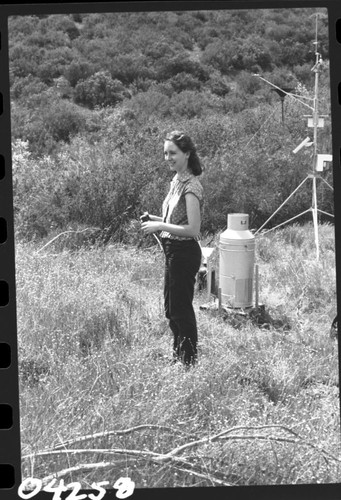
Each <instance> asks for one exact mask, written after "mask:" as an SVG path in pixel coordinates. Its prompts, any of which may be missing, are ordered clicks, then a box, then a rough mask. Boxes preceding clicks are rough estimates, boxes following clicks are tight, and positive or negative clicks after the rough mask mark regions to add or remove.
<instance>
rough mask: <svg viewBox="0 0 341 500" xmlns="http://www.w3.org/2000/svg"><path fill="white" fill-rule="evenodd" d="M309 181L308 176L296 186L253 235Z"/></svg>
mask: <svg viewBox="0 0 341 500" xmlns="http://www.w3.org/2000/svg"><path fill="white" fill-rule="evenodd" d="M307 179H309V175H308V176H307V177H306V178H305V179H304V180H303V181H302V182H301V184H299V185H298V186H297V188H296V189H295V190H294V191H293V192H292V193H291V195H290V196H288V198H287V199H286V200H284V201H283V203H282V205H280V206H279V207H278V208H277V210H276V211H275V212H274V213H273V214H272V215H271V216H270V217H269V218H268V219H267V220H266V221H265V222H264V224H263V225H262V226H261V227H260V228H259V229H257V231H256V232H255V234H257V233H258V232H259V231H260V230H261V229H263V227H264V226H265V225H266V224H267V223H268V222H269V221H270V220H271V219H272V217H273V216H274V215H276V214H277V212H279V211H280V209H281V208H282V207H283V206H284V205H285V204H286V203H287V202H288V201H289V200H290V198H291V197H292V196H293V195H294V194H295V193H296V191H298V190H299V189H300V187H301V186H303V184H304V183H305V181H306V180H307Z"/></svg>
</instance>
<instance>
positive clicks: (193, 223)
mask: <svg viewBox="0 0 341 500" xmlns="http://www.w3.org/2000/svg"><path fill="white" fill-rule="evenodd" d="M185 200H186V211H187V220H188V224H184V225H183V226H180V225H177V224H168V223H166V222H162V219H161V217H158V219H157V220H156V219H154V218H153V219H151V221H148V222H144V223H143V224H142V230H143V231H144V232H145V233H147V234H148V233H155V232H156V231H167V232H168V233H171V234H174V235H175V236H183V237H185V238H196V237H197V236H198V235H199V233H200V225H201V217H200V203H199V199H198V198H197V197H196V196H195V195H194V194H192V193H188V194H186V195H185ZM155 217H156V216H155Z"/></svg>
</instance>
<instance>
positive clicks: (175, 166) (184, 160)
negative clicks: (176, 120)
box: [163, 141, 189, 173]
mask: <svg viewBox="0 0 341 500" xmlns="http://www.w3.org/2000/svg"><path fill="white" fill-rule="evenodd" d="M163 151H164V155H165V160H166V161H167V162H168V164H169V167H170V169H171V170H174V171H175V172H177V173H182V172H185V171H186V170H187V165H188V158H189V153H184V152H183V151H181V149H180V148H179V147H178V146H177V145H176V144H174V142H172V141H165V144H164V149H163Z"/></svg>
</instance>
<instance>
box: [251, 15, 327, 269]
mask: <svg viewBox="0 0 341 500" xmlns="http://www.w3.org/2000/svg"><path fill="white" fill-rule="evenodd" d="M317 23H318V14H316V37H315V41H314V42H313V43H314V45H315V65H314V66H313V68H312V69H311V71H313V72H314V73H315V91H314V97H312V98H308V97H303V96H299V95H296V94H292V93H291V92H290V91H289V90H288V89H281V88H280V87H278V86H277V85H274V84H273V83H271V82H269V81H268V80H266V79H265V78H263V77H261V76H260V75H254V76H257V77H259V78H260V79H261V80H263V81H265V82H266V83H268V84H270V85H271V86H272V87H274V89H275V90H277V92H278V94H279V95H280V96H282V97H281V98H282V100H284V97H285V96H286V95H288V96H290V97H292V98H294V99H296V100H298V101H299V102H300V103H301V104H303V105H304V106H306V107H308V108H309V109H310V110H311V112H312V114H311V115H304V116H305V117H306V118H308V128H312V129H313V138H312V139H311V138H310V137H309V136H308V137H306V138H305V139H304V140H303V141H302V142H301V143H300V144H298V146H297V147H296V148H295V149H294V150H293V153H294V154H298V153H299V152H300V151H301V150H302V149H303V148H306V147H310V146H313V161H312V170H311V172H309V173H308V175H307V176H306V178H305V179H304V180H303V181H302V182H301V183H300V184H299V185H298V186H297V188H296V189H295V190H294V191H293V192H292V193H291V194H290V196H288V198H287V199H286V200H284V202H283V203H282V204H281V205H280V206H279V207H278V208H277V210H276V211H275V212H274V213H273V214H272V215H271V216H270V217H269V218H268V219H267V220H266V221H265V222H264V224H263V225H262V226H261V227H260V228H259V229H257V231H256V232H255V235H256V234H257V233H259V232H260V231H261V230H262V229H263V227H264V226H266V224H267V223H268V222H269V221H270V220H271V219H272V218H273V217H274V215H276V214H277V212H279V210H280V209H281V208H282V207H283V206H284V205H285V204H286V203H287V202H288V201H289V199H290V198H292V196H293V195H294V194H295V193H296V192H297V191H298V190H299V189H300V188H301V187H302V186H303V184H304V183H305V182H306V181H307V180H308V179H311V180H312V206H311V207H310V208H309V209H307V210H305V211H304V212H302V213H300V214H298V215H296V216H295V217H292V218H291V219H289V220H287V221H285V222H282V223H281V224H278V225H277V226H275V227H273V228H271V229H269V230H268V231H265V232H269V231H272V230H274V229H277V228H278V227H280V226H283V225H284V224H287V223H288V222H291V221H293V220H294V219H297V218H298V217H300V216H301V215H304V214H306V213H307V212H312V217H313V224H314V235H315V246H316V259H317V260H319V239H318V212H320V213H323V214H325V215H328V216H329V217H334V215H333V214H330V213H328V212H324V211H322V210H319V209H318V208H317V189H316V185H317V180H318V179H319V180H321V181H322V182H324V183H325V184H326V185H327V186H328V187H329V188H330V189H331V190H332V191H333V187H332V186H331V185H330V184H329V183H328V182H327V181H326V180H325V179H324V178H323V177H322V176H321V172H322V171H323V169H324V168H325V167H326V166H327V165H328V164H330V162H332V160H333V157H332V155H329V154H319V153H318V148H317V129H319V128H323V126H324V116H325V115H319V111H318V90H319V73H320V72H321V67H322V57H321V54H319V52H318V51H317V45H318V41H317ZM303 98H305V99H308V100H310V101H312V105H310V104H307V103H306V102H304V101H302V99H303ZM282 105H283V102H282ZM282 120H283V114H282ZM263 234H264V233H263Z"/></svg>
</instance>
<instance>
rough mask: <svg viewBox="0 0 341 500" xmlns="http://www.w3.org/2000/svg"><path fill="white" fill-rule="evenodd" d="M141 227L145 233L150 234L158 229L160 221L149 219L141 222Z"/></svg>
mask: <svg viewBox="0 0 341 500" xmlns="http://www.w3.org/2000/svg"><path fill="white" fill-rule="evenodd" d="M141 229H142V231H143V232H144V233H145V234H152V233H156V232H157V231H160V222H158V221H152V220H149V221H147V222H143V223H142V225H141Z"/></svg>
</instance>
